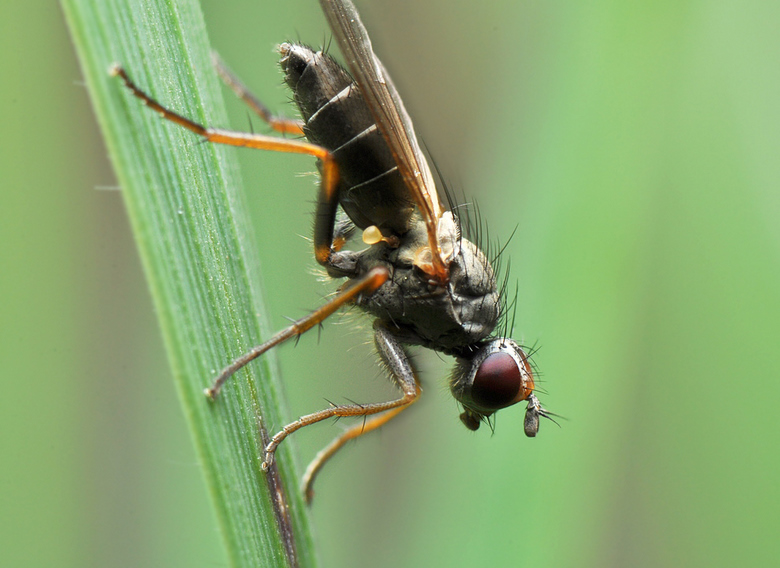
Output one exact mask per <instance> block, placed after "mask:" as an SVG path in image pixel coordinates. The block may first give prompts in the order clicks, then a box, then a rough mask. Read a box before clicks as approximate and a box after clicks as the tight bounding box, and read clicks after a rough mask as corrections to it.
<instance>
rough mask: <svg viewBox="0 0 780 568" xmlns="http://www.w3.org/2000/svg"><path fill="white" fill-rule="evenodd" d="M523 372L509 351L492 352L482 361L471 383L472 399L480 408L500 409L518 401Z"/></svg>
mask: <svg viewBox="0 0 780 568" xmlns="http://www.w3.org/2000/svg"><path fill="white" fill-rule="evenodd" d="M522 386H523V374H522V373H521V371H520V368H519V367H518V365H517V362H516V361H515V360H514V358H513V357H512V356H511V355H509V354H508V353H501V352H498V353H492V354H491V355H488V356H487V358H485V360H484V361H482V364H481V365H480V366H479V369H478V370H477V373H476V375H475V376H474V382H473V383H472V385H471V399H472V400H473V401H474V403H475V404H477V405H478V406H479V407H480V408H484V409H485V410H498V409H499V408H504V407H505V406H509V405H510V404H513V403H514V402H517V393H518V392H520V388H521V387H522Z"/></svg>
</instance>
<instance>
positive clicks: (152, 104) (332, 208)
mask: <svg viewBox="0 0 780 568" xmlns="http://www.w3.org/2000/svg"><path fill="white" fill-rule="evenodd" d="M109 72H110V73H111V75H113V76H116V77H119V78H121V79H122V81H123V82H124V84H125V86H126V87H127V88H128V89H130V91H131V92H132V93H133V95H135V96H136V97H138V98H139V99H141V102H143V104H145V105H146V106H148V107H149V108H150V109H152V110H154V111H155V112H157V113H159V115H160V116H161V117H162V118H164V119H165V120H169V121H171V122H173V123H175V124H178V125H179V126H182V127H184V128H186V129H187V130H189V131H191V132H194V133H195V134H197V135H198V136H201V137H203V139H205V140H207V141H209V142H214V143H216V144H227V145H229V146H239V147H243V148H255V149H258V150H271V151H274V152H286V153H290V154H306V155H309V156H314V157H315V158H318V159H319V160H320V162H321V164H322V167H321V181H320V192H319V196H318V199H317V212H316V214H315V217H314V256H315V258H316V259H317V262H319V263H320V264H322V265H323V266H326V267H327V266H331V265H332V264H333V262H331V261H332V260H333V259H332V256H333V253H334V248H333V225H334V223H335V220H336V210H337V208H338V203H339V200H338V178H339V175H338V166H337V165H336V162H335V161H334V159H333V156H332V155H331V153H330V152H328V151H327V150H326V149H325V148H323V147H321V146H317V145H316V144H310V143H309V142H305V141H303V140H286V139H284V138H276V137H274V136H266V135H264V134H250V133H246V132H236V131H233V130H223V129H220V128H207V127H205V126H203V125H201V124H198V123H197V122H193V121H192V120H190V119H188V118H186V117H184V116H182V115H180V114H178V113H176V112H173V111H172V110H169V109H167V108H165V107H164V106H163V105H161V104H160V103H159V102H157V101H156V100H154V99H153V98H152V97H150V96H149V95H147V94H146V93H145V92H144V91H142V90H141V89H140V88H139V87H138V86H137V85H136V84H135V83H133V82H132V81H131V80H130V78H129V77H128V76H127V73H126V72H125V70H124V69H123V68H122V67H121V66H120V65H119V64H114V65H113V66H112V67H111V68H110V69H109Z"/></svg>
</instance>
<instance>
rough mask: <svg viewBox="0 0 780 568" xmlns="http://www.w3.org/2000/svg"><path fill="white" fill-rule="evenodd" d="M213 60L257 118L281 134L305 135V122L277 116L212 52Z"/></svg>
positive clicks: (230, 85)
mask: <svg viewBox="0 0 780 568" xmlns="http://www.w3.org/2000/svg"><path fill="white" fill-rule="evenodd" d="M211 60H212V62H213V63H214V68H215V69H216V70H217V74H218V75H219V77H220V78H221V79H222V81H223V82H224V83H225V84H226V85H227V86H228V87H230V89H231V90H232V91H233V92H234V93H235V94H236V96H237V97H238V98H239V99H241V100H242V101H244V102H245V103H246V104H247V105H248V106H249V108H251V109H252V110H253V111H255V113H256V114H257V116H259V117H260V118H262V119H263V120H264V121H265V122H267V123H268V126H270V127H271V128H273V129H274V130H276V131H277V132H281V133H282V134H300V135H302V134H303V122H302V121H300V120H295V119H293V118H285V117H283V116H276V115H274V114H272V113H271V111H270V110H268V107H267V106H265V105H264V104H263V103H262V101H260V99H258V98H257V97H255V96H254V95H253V94H252V93H251V92H250V91H249V89H248V88H247V87H246V85H244V83H242V82H241V79H239V78H238V77H237V76H236V75H235V74H234V73H233V72H232V71H231V70H230V68H228V66H227V65H225V62H224V61H222V59H221V58H220V57H219V55H217V53H216V52H212V54H211Z"/></svg>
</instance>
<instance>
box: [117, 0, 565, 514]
mask: <svg viewBox="0 0 780 568" xmlns="http://www.w3.org/2000/svg"><path fill="white" fill-rule="evenodd" d="M320 4H321V6H322V9H323V11H324V12H325V16H326V18H327V20H328V24H329V26H330V28H331V31H332V32H333V36H334V38H335V39H336V41H337V43H338V45H339V48H340V49H341V52H342V54H343V55H344V58H345V60H346V67H347V69H348V71H347V69H345V68H344V67H342V66H341V65H339V64H338V63H337V62H336V61H335V60H334V59H333V58H332V57H331V56H330V55H328V54H327V53H324V52H323V51H315V50H313V49H312V48H310V47H307V46H305V45H302V44H298V43H283V44H281V45H280V46H279V53H280V55H281V61H280V63H281V67H282V71H283V73H284V77H285V82H286V83H287V85H288V86H289V87H290V89H291V90H292V93H293V98H294V100H295V102H296V104H297V106H298V109H299V110H300V113H301V116H302V120H301V121H298V120H290V119H284V118H278V117H275V116H273V115H272V114H271V113H270V112H269V111H268V110H267V109H266V107H265V106H264V105H263V104H262V103H261V102H260V101H258V100H257V99H255V98H254V97H253V96H252V95H251V94H249V92H248V90H247V89H246V88H245V87H244V86H243V84H242V83H241V82H240V81H239V80H238V79H237V78H236V77H235V76H234V75H233V74H232V73H231V72H230V71H229V70H228V69H227V68H226V67H225V66H224V65H223V64H222V63H221V62H219V61H216V67H217V71H218V73H219V74H220V76H221V77H222V79H223V80H224V81H225V82H226V83H227V85H228V86H229V87H231V89H232V90H233V91H235V92H236V94H237V95H238V96H239V97H240V98H242V99H243V100H244V101H245V102H247V103H248V104H249V105H250V106H251V107H252V108H253V109H254V110H255V111H256V112H257V114H258V115H259V116H260V117H261V118H262V119H263V120H265V121H266V122H267V123H268V124H269V125H270V126H271V128H272V129H273V130H275V131H277V132H280V133H293V134H301V135H304V136H305V137H306V140H307V141H304V140H302V139H286V138H278V137H274V136H267V135H262V134H254V133H251V134H250V133H243V132H236V131H231V130H222V129H217V128H210V127H206V126H203V125H200V124H198V123H196V122H193V121H191V120H189V119H187V118H185V117H184V116H182V115H180V114H177V113H175V112H173V111H171V110H169V109H167V108H165V107H164V106H162V105H161V104H160V103H158V102H157V101H155V100H154V99H152V98H151V97H150V96H149V95H147V94H146V93H145V92H144V91H142V90H141V89H140V88H138V87H137V86H136V85H135V84H134V83H133V82H132V81H131V80H130V78H129V77H128V75H127V74H126V72H125V71H124V70H123V69H122V68H121V67H120V66H118V65H115V66H114V67H112V69H111V72H112V74H113V75H116V76H119V77H120V78H121V79H122V80H123V81H124V84H125V85H126V86H127V88H129V89H130V90H131V91H132V93H133V94H134V95H135V96H136V97H138V98H140V99H141V101H142V102H143V103H144V104H145V105H146V106H148V107H150V108H151V109H152V110H154V111H156V112H158V113H159V114H160V115H161V116H162V117H163V118H165V119H166V120H169V121H171V122H174V123H176V124H178V125H180V126H182V127H184V128H186V129H188V130H190V131H192V132H194V133H195V134H197V135H199V136H201V137H202V138H204V139H205V140H207V141H209V142H214V143H219V144H228V145H232V146H243V147H248V148H256V149H262V150H273V151H277V152H289V153H298V154H306V155H309V156H313V157H315V158H317V160H318V167H319V171H320V176H321V179H320V188H319V195H318V198H317V206H316V213H315V220H314V257H315V259H316V260H317V262H318V263H319V264H320V265H322V266H323V267H324V268H325V269H326V271H327V272H328V274H329V275H330V276H331V277H333V278H342V279H346V281H345V282H344V283H343V284H342V285H341V287H340V288H339V289H338V292H337V294H336V295H335V296H334V297H333V298H332V299H331V300H330V301H328V302H327V303H326V304H325V305H323V306H322V307H320V308H319V309H317V310H315V311H314V312H312V313H311V314H309V315H308V316H306V317H303V318H301V319H299V320H297V321H295V322H294V323H293V324H292V325H290V326H289V327H287V328H285V329H283V330H282V331H280V332H279V333H277V334H276V335H274V336H273V337H272V338H271V339H269V340H268V341H266V342H265V343H263V344H262V345H259V346H257V347H255V348H253V349H252V350H250V351H249V352H247V353H245V354H244V355H241V356H240V357H238V358H237V359H236V360H234V361H233V362H232V363H231V364H230V365H228V366H227V367H226V368H225V369H224V370H223V371H222V372H221V373H220V374H219V376H218V377H217V378H216V380H215V381H214V383H213V384H212V386H211V387H210V388H208V389H206V394H207V395H208V396H209V398H210V399H212V400H213V399H215V398H216V397H217V395H218V394H219V392H220V390H221V389H222V388H223V386H224V385H225V383H226V382H227V380H228V379H229V378H230V377H231V376H232V375H233V374H234V373H235V372H236V371H238V370H239V369H241V368H242V367H244V366H245V365H247V364H248V363H249V362H251V361H253V360H254V359H256V358H257V357H259V356H261V355H262V354H263V353H265V352H266V351H268V350H269V349H271V348H272V347H275V346H277V345H279V344H281V343H283V342H285V341H287V340H288V339H291V338H294V337H298V336H300V335H301V334H303V333H305V332H306V331H308V330H309V329H311V328H312V327H314V326H316V325H318V324H320V323H321V322H322V321H324V320H325V319H326V318H328V317H329V316H330V315H332V314H333V313H335V312H336V311H338V310H339V309H340V308H342V307H345V306H357V307H358V308H360V309H362V310H363V311H364V312H366V313H367V314H369V315H371V316H373V317H374V318H375V319H374V325H373V328H374V343H375V346H376V350H377V352H378V354H379V358H380V360H381V363H382V364H383V365H384V367H385V368H386V370H387V372H388V375H389V377H390V379H391V381H392V382H393V383H394V384H395V386H396V387H398V389H399V390H400V392H401V395H400V396H399V397H398V398H396V399H394V400H390V401H386V402H376V403H369V404H344V405H335V404H332V405H331V406H329V407H328V408H326V409H324V410H320V411H319V412H314V413H312V414H308V415H305V416H302V417H301V418H299V419H298V420H296V421H295V422H292V423H290V424H288V425H287V426H285V427H284V428H282V430H280V431H279V432H278V433H277V434H276V435H275V436H274V437H273V438H272V439H271V441H270V442H269V443H268V445H267V446H266V447H265V450H264V456H263V462H262V466H263V469H265V470H267V469H268V468H269V467H270V465H271V464H272V463H273V460H274V453H275V451H276V449H277V447H278V446H279V444H280V443H281V442H282V441H283V440H284V439H285V438H286V437H287V436H289V435H290V434H292V433H293V432H295V431H297V430H299V429H301V428H303V427H304V426H308V425H310V424H314V423H317V422H320V421H322V420H325V419H328V418H333V417H347V416H361V417H363V418H364V420H363V421H362V422H361V423H360V424H357V425H355V426H352V427H351V428H349V429H347V430H346V431H345V432H343V433H342V434H341V435H339V436H338V437H337V438H336V439H335V440H333V441H332V442H331V443H330V444H329V445H328V446H327V447H325V448H324V449H323V450H322V451H321V452H320V453H319V454H318V455H317V456H316V457H315V458H314V461H312V463H311V464H310V465H309V467H308V468H307V470H306V473H305V475H304V478H303V487H304V493H305V495H306V499H307V501H311V498H312V496H313V483H314V479H315V477H316V476H317V474H318V473H319V471H320V470H321V469H322V466H323V465H324V464H325V463H326V462H327V461H328V460H329V459H330V458H331V457H332V456H333V455H334V454H335V453H336V452H337V451H338V450H339V449H340V448H341V447H343V446H344V444H346V442H348V441H349V440H352V439H354V438H357V437H359V436H361V435H363V434H366V433H368V432H371V431H372V430H375V429H377V428H379V427H380V426H382V425H384V424H385V423H387V422H388V421H390V420H391V419H392V418H394V417H395V416H397V415H398V414H399V413H400V412H402V411H403V410H405V409H406V408H408V407H409V406H410V405H411V404H412V403H414V402H415V401H416V400H417V399H418V398H419V396H420V393H421V388H420V383H419V380H418V378H417V373H416V371H415V369H414V366H413V364H412V362H411V361H410V359H409V357H408V355H407V352H406V349H405V346H406V345H420V346H423V347H427V348H429V349H433V350H435V351H438V352H441V353H444V354H447V355H451V356H453V357H455V360H456V365H455V369H454V370H453V373H452V375H451V377H450V380H449V386H450V390H451V392H452V394H453V396H454V397H455V399H456V400H457V401H458V402H459V403H460V404H461V405H462V406H463V413H462V414H461V415H460V419H461V421H462V422H463V424H464V425H465V426H466V427H467V428H469V429H470V430H477V429H478V428H479V426H480V424H481V423H482V422H485V421H487V420H488V419H489V417H490V416H492V415H493V413H494V412H496V411H497V410H500V409H502V408H506V407H508V406H511V405H513V404H516V403H518V402H521V401H527V408H526V414H525V420H524V430H525V434H526V435H527V436H530V437H533V436H536V434H537V432H538V430H539V418H540V417H545V418H550V417H551V416H552V413H550V412H548V411H547V410H545V409H544V408H542V406H541V404H540V403H539V400H538V399H537V397H536V395H535V394H534V389H535V385H534V374H533V369H532V367H531V364H530V362H529V355H528V353H526V351H525V350H524V349H523V348H522V347H521V346H520V345H519V344H518V343H516V342H515V341H514V340H512V339H509V338H507V337H500V336H496V335H494V333H493V332H494V330H495V328H496V326H497V325H498V322H499V320H500V317H501V315H502V314H501V306H502V304H501V298H500V291H499V288H498V286H497V284H496V277H495V274H494V271H493V267H492V266H491V264H490V262H489V260H488V259H487V257H486V256H485V254H484V253H483V252H482V251H481V250H480V249H479V248H478V247H477V246H476V245H475V244H474V243H472V242H470V241H469V240H467V239H466V238H464V237H463V236H462V235H461V233H460V224H459V221H458V218H457V216H456V215H455V213H454V212H453V211H451V210H447V209H446V208H445V207H444V205H443V204H442V201H441V199H440V197H439V193H438V191H437V187H436V184H435V182H434V179H433V175H432V174H431V169H430V167H429V165H428V162H427V160H426V158H425V156H424V155H423V153H422V151H421V150H420V147H419V144H418V141H417V137H416V135H415V132H414V128H413V126H412V121H411V119H410V118H409V115H408V114H407V112H406V109H405V108H404V105H403V102H402V101H401V98H400V96H399V94H398V91H397V90H396V88H395V86H394V85H393V82H392V80H391V79H390V76H389V75H388V74H387V71H386V70H385V68H384V66H383V65H382V63H381V62H380V61H379V59H378V58H377V57H376V55H375V54H374V51H373V48H372V46H371V40H370V39H369V36H368V33H367V32H366V29H365V27H364V26H363V23H362V22H361V21H360V18H359V16H358V13H357V10H356V9H355V6H354V5H353V4H352V2H351V1H350V0H320ZM340 211H341V212H343V214H339V212H340ZM357 229H359V230H361V231H362V237H363V242H364V243H365V244H366V245H367V246H366V247H365V248H363V249H362V250H359V251H353V250H344V249H343V247H344V245H345V244H346V243H347V242H348V241H349V240H350V238H352V237H353V235H354V234H355V233H356V230H357Z"/></svg>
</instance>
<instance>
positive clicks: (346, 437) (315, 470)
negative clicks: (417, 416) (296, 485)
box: [301, 387, 419, 505]
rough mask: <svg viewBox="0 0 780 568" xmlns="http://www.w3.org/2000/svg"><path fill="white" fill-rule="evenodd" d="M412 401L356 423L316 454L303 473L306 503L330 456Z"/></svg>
mask: <svg viewBox="0 0 780 568" xmlns="http://www.w3.org/2000/svg"><path fill="white" fill-rule="evenodd" d="M417 390H418V392H417V395H418V396H419V387H418V389H417ZM412 402H414V400H410V401H409V402H408V403H407V404H405V405H404V406H399V407H398V408H393V409H392V410H388V411H387V412H385V413H384V414H380V415H379V416H374V417H373V418H371V419H369V420H367V421H366V422H364V423H362V424H356V425H355V426H352V427H351V428H349V429H348V430H347V431H346V432H344V433H343V434H341V436H338V437H337V438H336V439H335V440H333V441H332V442H331V443H330V444H328V445H327V446H325V447H324V448H323V449H322V450H320V452H319V453H318V454H317V455H316V456H314V459H313V460H312V461H311V463H310V464H309V467H307V468H306V473H304V474H303V481H302V483H301V488H302V491H303V495H304V498H305V499H306V504H307V505H311V502H312V499H313V498H314V480H315V479H316V478H317V475H318V474H319V473H320V471H322V468H323V466H324V465H325V464H326V463H327V462H328V461H329V460H330V458H332V457H333V455H334V454H335V453H336V452H337V451H339V450H340V449H341V448H342V447H343V446H344V445H346V443H347V442H349V441H350V440H354V439H355V438H357V437H359V436H362V435H363V434H368V433H369V432H372V431H373V430H376V429H377V428H379V427H380V426H384V425H385V424H386V423H387V422H390V420H392V419H393V418H395V417H396V416H397V415H398V414H400V413H401V412H402V411H404V410H406V409H407V408H409V405H411V403H412Z"/></svg>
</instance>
